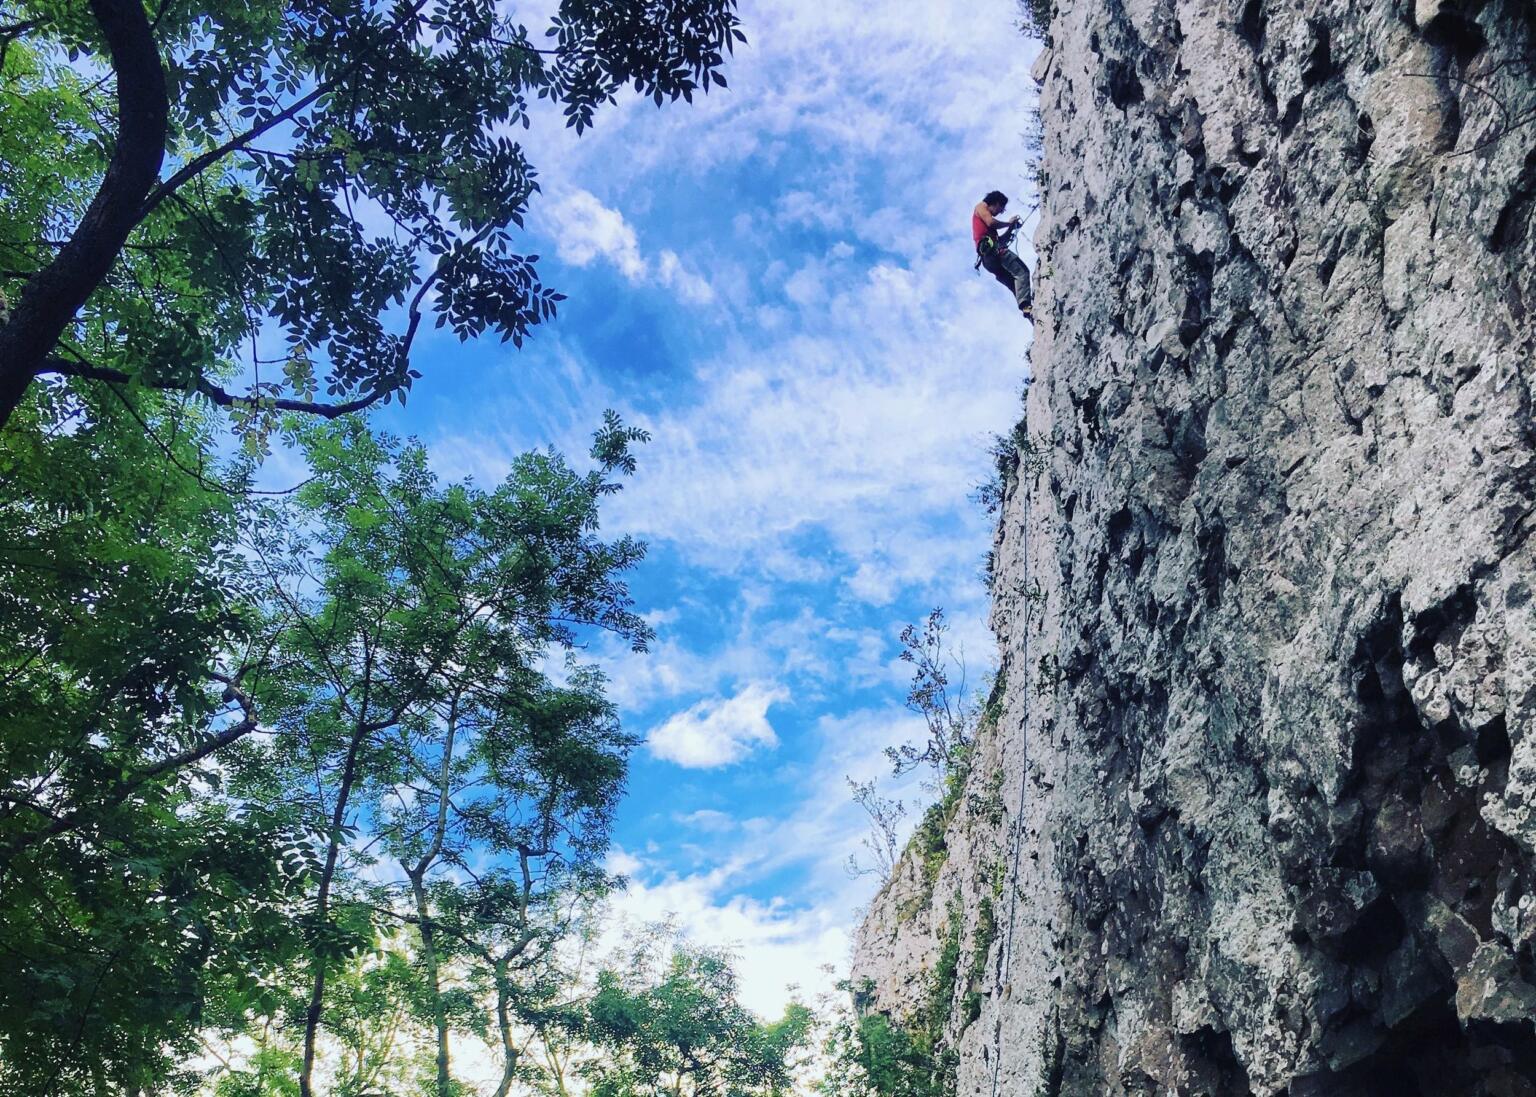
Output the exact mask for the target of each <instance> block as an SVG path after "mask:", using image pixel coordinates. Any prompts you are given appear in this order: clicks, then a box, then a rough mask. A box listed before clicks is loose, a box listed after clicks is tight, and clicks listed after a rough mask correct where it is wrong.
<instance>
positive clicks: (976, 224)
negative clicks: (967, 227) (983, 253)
mask: <svg viewBox="0 0 1536 1097" xmlns="http://www.w3.org/2000/svg"><path fill="white" fill-rule="evenodd" d="M991 231H992V230H991V229H989V228H987V223H986V222H985V221H983V220H982V219H981V214H979V213H976V212H974V211H972V213H971V243H973V244H980V243H981V238H982V237H983V236H985V235H987V233H989V232H991Z"/></svg>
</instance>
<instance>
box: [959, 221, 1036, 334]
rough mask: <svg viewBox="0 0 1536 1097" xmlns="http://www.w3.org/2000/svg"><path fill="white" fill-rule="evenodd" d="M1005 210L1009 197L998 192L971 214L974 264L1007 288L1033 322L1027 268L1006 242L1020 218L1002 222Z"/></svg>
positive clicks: (1032, 293)
mask: <svg viewBox="0 0 1536 1097" xmlns="http://www.w3.org/2000/svg"><path fill="white" fill-rule="evenodd" d="M1007 208H1008V196H1007V195H1006V194H1004V193H1003V192H1002V191H1000V190H994V191H991V192H989V193H988V194H987V196H986V197H985V198H983V199H982V200H981V201H980V202H977V203H976V208H975V209H974V210H973V211H972V212H971V237H972V239H973V240H974V241H975V242H976V263H977V265H978V266H981V267H985V268H986V271H987V273H988V274H990V275H991V276H992V277H993V278H996V279H997V280H998V281H999V282H1001V283H1002V284H1003V285H1004V286H1006V287H1007V288H1008V289H1009V291H1010V292H1012V294H1013V299H1014V301H1015V302H1017V303H1018V306H1019V312H1020V313H1021V314H1022V315H1023V316H1024V318H1025V319H1026V320H1028V321H1029V322H1030V323H1034V321H1035V314H1034V303H1035V302H1034V291H1033V290H1032V289H1031V288H1030V285H1029V268H1028V267H1027V266H1025V265H1024V260H1022V259H1020V258H1019V257H1018V256H1017V255H1016V254H1014V251H1013V249H1012V248H1010V247H1009V246H1008V241H1009V240H1010V239H1012V237H1013V234H1014V233H1015V232H1016V231H1018V227H1019V218H1018V217H1011V218H1009V219H1008V220H1007V221H1003V220H1001V217H1002V215H1003V210H1005V209H1007Z"/></svg>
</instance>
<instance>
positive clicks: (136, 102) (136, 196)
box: [0, 0, 168, 427]
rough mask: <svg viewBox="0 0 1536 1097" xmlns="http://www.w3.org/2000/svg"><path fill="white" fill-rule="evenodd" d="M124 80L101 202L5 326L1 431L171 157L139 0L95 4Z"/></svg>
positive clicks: (156, 64) (162, 96)
mask: <svg viewBox="0 0 1536 1097" xmlns="http://www.w3.org/2000/svg"><path fill="white" fill-rule="evenodd" d="M90 5H91V14H93V15H94V16H95V17H96V22H97V23H98V24H100V26H101V31H102V35H103V36H104V37H105V38H106V40H107V48H108V49H109V50H110V52H111V55H112V70H113V72H114V73H115V74H116V75H117V147H116V148H115V149H114V150H113V152H112V159H111V161H110V162H109V163H108V165H107V173H106V175H105V176H104V177H103V178H102V181H101V187H100V189H98V190H97V191H96V197H95V198H93V199H92V200H91V204H90V206H89V208H87V210H86V211H85V216H84V217H83V218H81V220H80V224H79V226H77V227H76V229H75V232H74V235H73V236H71V237H70V239H69V242H68V243H67V244H65V245H64V247H62V248H61V249H59V253H58V255H56V256H54V259H53V262H51V263H49V264H48V265H47V266H46V267H44V268H43V269H42V270H40V271H38V272H37V273H36V274H34V275H33V276H32V277H31V278H30V279H28V280H27V283H26V285H24V286H23V287H22V290H21V295H20V297H18V298H17V300H16V304H15V306H14V308H12V310H11V312H10V315H9V316H8V317H6V318H5V320H4V323H3V324H0V427H3V426H4V425H5V424H6V422H7V421H8V420H9V419H10V417H11V413H12V412H13V411H15V410H16V406H17V405H18V404H20V403H21V399H22V397H23V396H24V395H25V394H26V391H27V386H28V385H30V384H31V383H32V379H33V378H34V377H35V376H37V373H38V371H39V370H40V369H41V368H42V366H43V362H44V360H45V359H46V358H47V357H48V355H50V354H51V353H53V351H54V348H55V346H56V345H57V343H58V341H59V336H60V335H62V334H63V332H64V329H65V328H66V327H67V326H68V325H69V322H70V321H71V320H72V319H74V316H75V314H76V313H77V312H78V311H79V310H80V306H81V305H83V304H85V300H86V298H88V297H89V296H90V295H91V293H92V291H94V290H95V289H96V287H97V286H98V285H99V284H100V283H101V280H102V279H103V278H105V277H106V275H107V271H108V270H110V269H111V267H112V263H113V261H114V260H116V258H117V256H118V253H119V252H120V251H121V250H122V247H123V243H124V241H126V240H127V239H128V234H129V233H130V232H132V231H133V228H134V226H135V225H137V224H138V223H139V221H140V219H141V218H142V216H143V210H144V199H145V196H146V195H148V194H149V191H150V188H151V187H152V186H154V184H155V181H156V180H157V179H158V178H159V177H160V165H161V162H162V161H163V160H164V159H165V139H166V114H167V110H168V107H167V98H166V88H165V70H164V68H163V67H162V66H161V63H160V51H159V49H158V48H157V47H156V45H155V38H154V34H153V33H152V32H151V30H150V26H149V20H148V19H147V18H146V16H145V14H144V6H143V5H142V4H141V3H140V2H139V0H90Z"/></svg>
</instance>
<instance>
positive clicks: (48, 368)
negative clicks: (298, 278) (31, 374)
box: [37, 357, 385, 419]
mask: <svg viewBox="0 0 1536 1097" xmlns="http://www.w3.org/2000/svg"><path fill="white" fill-rule="evenodd" d="M49 373H53V374H58V375H59V376H61V377H88V378H90V379H92V380H94V381H111V382H114V383H117V384H127V383H128V382H130V381H133V380H134V378H133V377H132V376H131V375H130V374H127V373H125V372H123V371H122V370H119V369H112V368H110V367H108V366H95V365H91V364H90V363H89V362H70V361H68V360H66V359H63V358H58V357H49V358H47V359H46V360H45V361H44V362H43V364H42V367H41V368H40V369H38V371H37V374H38V376H41V375H43V374H49ZM139 384H141V385H143V386H144V387H145V388H152V389H162V390H166V391H171V392H184V391H185V390H186V386H184V385H180V384H177V383H175V382H173V381H146V380H144V379H142V378H140V379H139ZM194 391H195V392H197V393H198V394H199V395H200V396H205V397H207V398H208V399H209V400H210V401H212V402H213V403H215V404H217V405H218V406H219V407H221V408H228V407H235V406H237V405H240V404H246V405H256V404H262V403H266V402H267V400H268V398H267V397H262V396H241V395H239V394H238V393H233V392H230V391H229V390H228V389H224V388H221V387H219V386H218V385H215V384H214V383H213V382H211V381H209V380H207V379H205V378H198V381H197V384H196V386H195V388H194ZM384 395H385V390H383V389H374V390H373V391H372V392H370V393H369V394H368V395H366V396H359V397H358V398H357V399H355V400H346V401H343V402H342V403H339V404H322V403H316V402H315V401H312V400H293V399H289V398H288V397H286V396H283V397H277V398H275V399H272V400H271V405H272V406H273V407H274V408H276V409H277V410H278V411H298V412H303V413H305V414H307V415H318V416H321V417H322V418H325V419H338V418H340V417H341V416H343V415H351V414H352V413H353V412H354V411H362V410H363V409H364V408H367V407H369V406H371V405H373V404H375V403H377V402H378V401H379V400H381V399H382V398H383V397H384Z"/></svg>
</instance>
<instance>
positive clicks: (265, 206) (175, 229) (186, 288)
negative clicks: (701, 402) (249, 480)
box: [0, 0, 742, 448]
mask: <svg viewBox="0 0 1536 1097" xmlns="http://www.w3.org/2000/svg"><path fill="white" fill-rule="evenodd" d="M735 6H736V5H735V0H623V2H617V3H616V2H613V0H563V2H562V3H561V4H560V6H559V9H558V11H557V13H556V14H555V16H554V18H553V19H552V21H551V23H550V25H549V26H548V27H547V28H546V29H545V33H544V35H543V36H542V37H540V38H537V39H536V38H535V37H533V36H532V35H531V34H530V31H529V30H528V28H527V27H526V26H525V25H523V24H522V23H521V22H519V21H518V19H517V15H516V11H515V9H514V8H513V7H512V6H510V5H507V4H504V3H499V2H497V0H390V2H388V3H380V2H376V0H283V2H279V0H241V2H239V3H232V2H228V0H196V2H194V3H187V4H164V3H157V4H149V5H146V4H145V3H144V0H89V2H87V3H80V2H78V0H3V2H0V73H3V81H0V177H3V178H5V180H6V183H5V186H4V187H3V188H0V300H3V302H4V305H3V310H0V311H3V314H0V426H3V425H4V424H5V423H6V422H7V421H8V420H9V419H10V417H11V416H12V414H13V413H14V412H15V410H16V408H17V406H18V405H19V404H20V402H21V400H22V398H23V396H24V395H25V394H26V392H27V391H28V389H29V388H30V387H31V386H32V384H33V381H34V380H35V379H36V378H38V377H40V376H43V375H50V374H51V375H63V376H65V377H76V378H94V379H96V380H103V381H110V382H114V383H127V382H132V383H135V384H141V385H146V386H150V387H156V388H163V389H170V390H176V391H195V392H198V393H201V394H202V396H204V397H206V398H207V399H209V400H212V401H213V402H214V403H215V404H219V405H223V406H226V407H230V408H232V409H233V410H234V412H235V413H236V425H237V428H239V429H242V430H244V431H245V432H247V433H248V434H250V435H251V436H252V437H254V438H256V439H257V440H258V441H257V448H259V446H260V444H261V442H260V439H261V438H262V436H263V435H264V433H265V432H266V431H268V430H270V429H271V428H272V426H273V424H274V421H275V419H274V417H275V416H276V415H277V414H279V413H280V412H283V411H303V412H312V413H316V414H320V415H325V416H332V417H334V416H338V415H341V414H344V413H346V412H348V411H354V410H358V409H360V408H363V407H366V406H368V405H370V404H372V403H374V402H377V401H381V400H385V401H387V400H389V399H391V398H394V397H400V398H403V396H404V394H405V392H406V391H407V390H408V389H409V388H410V385H411V382H412V381H413V379H414V378H415V377H416V376H417V373H416V371H415V370H414V369H413V367H412V364H411V349H412V345H413V343H414V341H415V339H416V337H417V334H418V332H419V330H420V328H421V326H422V324H423V323H426V322H431V323H436V324H438V325H446V326H448V327H450V328H451V329H452V330H453V331H454V332H455V333H456V334H458V335H459V336H460V338H469V337H471V336H474V335H478V334H480V333H482V332H488V331H495V332H497V333H498V334H499V335H501V336H502V337H503V338H508V339H511V340H513V341H514V342H517V343H520V342H521V340H522V339H523V337H524V336H525V335H526V334H527V333H528V331H529V329H530V328H531V327H532V326H534V325H536V324H538V323H539V322H540V321H542V320H545V319H547V318H548V317H549V316H550V315H551V314H552V313H553V311H554V308H555V305H556V302H557V301H558V300H559V299H560V298H559V294H557V293H555V292H553V291H552V290H550V289H548V288H547V287H545V286H543V285H542V284H541V282H540V280H539V278H538V275H537V272H536V270H535V261H536V260H537V256H535V255H530V254H526V253H524V252H522V251H520V250H519V248H518V246H517V244H516V239H515V235H514V232H513V230H514V229H515V228H516V227H520V226H521V225H522V223H523V217H524V214H525V213H526V212H527V209H528V204H529V200H530V198H531V196H532V195H533V194H534V192H535V191H536V190H537V189H538V182H537V178H536V173H535V171H534V169H533V167H532V165H531V164H530V163H529V162H528V159H527V157H526V155H525V153H524V150H523V148H522V146H521V144H520V143H518V141H517V140H516V139H515V137H514V134H515V133H516V132H517V131H518V130H520V129H525V128H527V127H528V126H529V125H530V124H531V120H532V118H533V116H534V114H535V113H536V112H535V110H534V105H535V103H536V101H537V100H539V99H544V100H548V101H550V103H551V104H552V106H553V107H555V108H556V109H558V110H559V111H561V112H562V113H563V116H564V119H565V122H566V123H567V124H568V125H570V126H573V127H574V128H576V129H577V130H578V131H579V130H582V129H584V128H585V127H587V126H589V125H591V124H592V122H593V120H594V117H595V114H596V112H597V110H598V108H599V107H600V106H602V105H603V104H604V103H608V102H612V101H614V100H615V99H616V97H617V95H618V93H619V92H620V90H621V89H623V88H625V87H629V88H632V89H634V90H635V91H636V92H638V93H639V94H641V95H645V96H649V97H650V98H652V99H654V100H655V101H656V103H657V105H658V106H659V105H661V104H663V103H665V102H667V101H669V100H676V99H678V98H683V99H690V100H691V99H692V97H693V94H694V93H695V92H701V91H706V90H708V88H709V87H710V86H711V85H712V84H716V85H721V84H724V83H725V79H724V77H723V76H722V75H721V72H720V69H721V66H722V65H723V63H724V58H725V55H726V54H727V53H728V52H729V51H730V49H731V48H732V47H733V45H734V44H735V43H736V42H737V41H739V40H741V39H742V34H741V31H740V29H739V27H738V20H737V17H736V14H735ZM97 73H100V74H102V78H101V79H96V76H95V74H97ZM381 222H382V223H384V224H386V225H387V226H388V228H387V229H386V230H382V231H381V230H379V229H377V228H376V227H375V226H377V225H378V224H380V223H381ZM278 336H280V337H281V338H280V339H278V338H276V337H278ZM258 337H259V338H258ZM274 344H280V345H281V346H282V347H283V348H284V349H282V350H281V351H279V352H278V353H276V354H274V353H273V352H272V350H271V349H270V348H271V347H272V346H273V345H274ZM264 348H265V349H264ZM235 377H240V378H242V380H241V381H240V382H239V384H236V385H232V384H231V382H232V379H233V378H235ZM321 389H323V390H324V392H325V396H324V397H323V398H318V397H319V393H320V390H321Z"/></svg>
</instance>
